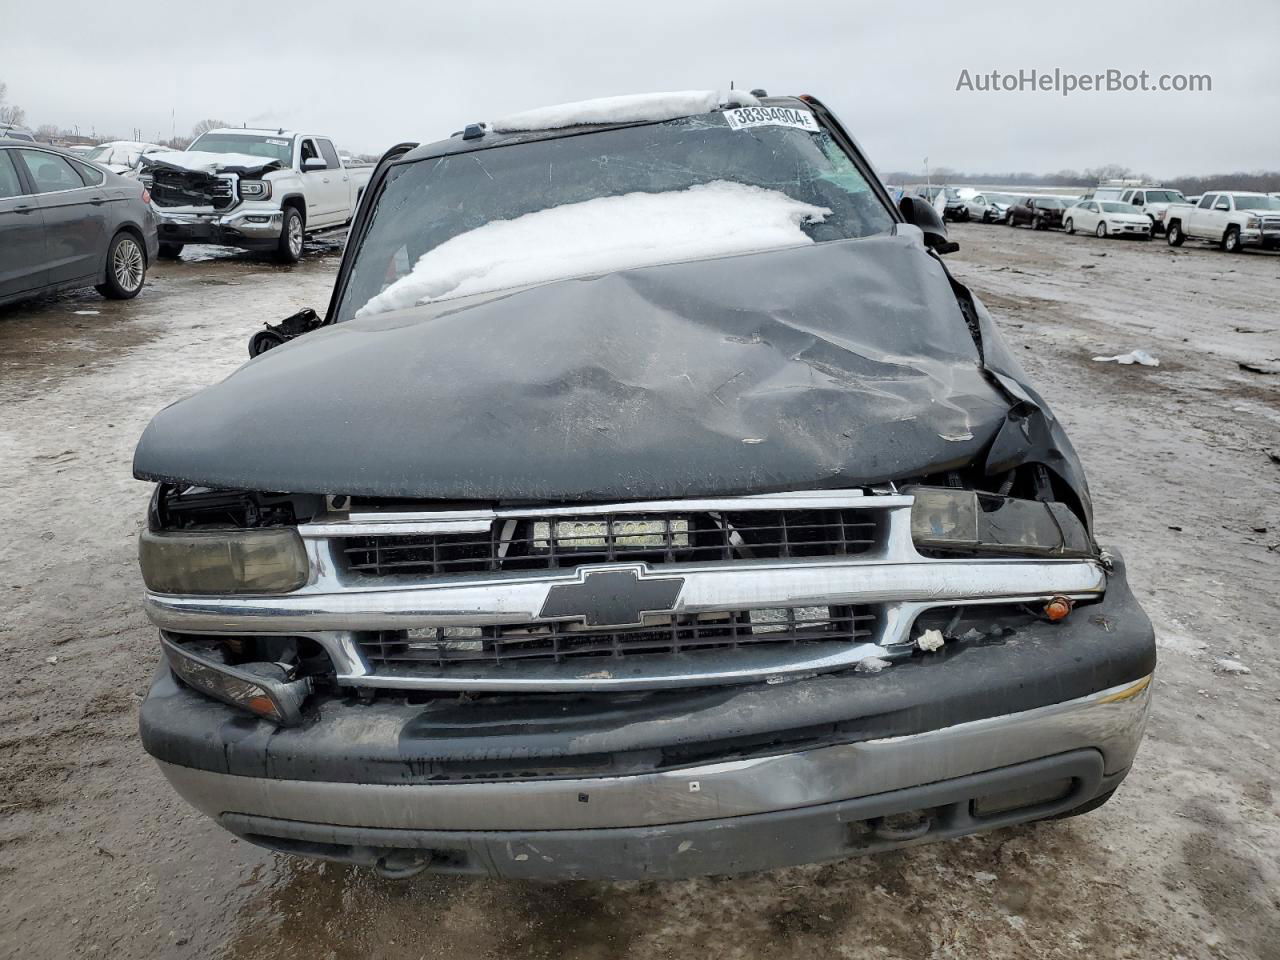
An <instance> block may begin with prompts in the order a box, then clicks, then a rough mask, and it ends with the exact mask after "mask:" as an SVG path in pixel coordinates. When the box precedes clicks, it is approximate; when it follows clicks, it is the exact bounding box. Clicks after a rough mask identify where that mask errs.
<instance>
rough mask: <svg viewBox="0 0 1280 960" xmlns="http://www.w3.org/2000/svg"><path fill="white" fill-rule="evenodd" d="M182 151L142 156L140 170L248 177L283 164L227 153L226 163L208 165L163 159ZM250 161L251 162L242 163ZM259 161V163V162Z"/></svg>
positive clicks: (278, 168) (281, 167)
mask: <svg viewBox="0 0 1280 960" xmlns="http://www.w3.org/2000/svg"><path fill="white" fill-rule="evenodd" d="M183 152H184V151H181V150H175V151H173V153H172V154H154V153H150V154H143V155H142V157H141V163H142V169H144V170H147V169H149V168H151V167H164V168H165V169H166V170H178V171H181V172H182V173H203V174H204V175H205V176H210V177H212V176H216V175H217V174H219V173H235V174H239V175H248V174H255V173H268V172H270V171H272V170H281V169H283V168H284V164H283V163H281V162H280V161H279V160H277V159H275V158H274V157H252V158H251V157H250V156H249V154H237V153H229V154H226V155H225V156H226V157H227V160H228V162H226V163H217V162H211V163H208V164H197V165H186V164H182V163H175V162H173V161H171V160H165V159H163V157H166V156H171V155H181V154H182V153H183ZM246 160H252V161H253V162H249V163H246V162H243V161H246ZM259 161H260V162H259ZM206 167H212V168H213V169H205V168H206Z"/></svg>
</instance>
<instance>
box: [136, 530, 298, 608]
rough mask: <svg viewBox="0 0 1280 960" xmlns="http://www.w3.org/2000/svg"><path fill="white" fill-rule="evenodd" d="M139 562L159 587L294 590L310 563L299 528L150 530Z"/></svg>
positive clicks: (170, 590)
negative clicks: (297, 529) (299, 534)
mask: <svg viewBox="0 0 1280 960" xmlns="http://www.w3.org/2000/svg"><path fill="white" fill-rule="evenodd" d="M138 562H139V564H140V565H141V567H142V579H143V581H144V582H145V583H146V585H147V587H148V589H151V590H154V591H156V592H157V593H198V594H206V593H288V592H289V591H290V590H296V589H297V588H298V587H300V586H302V585H303V584H304V583H306V582H307V576H308V574H309V573H310V566H309V564H308V563H307V553H306V550H305V549H303V546H302V538H301V537H299V536H298V533H297V531H296V530H293V529H292V528H284V527H270V528H267V529H263V530H174V531H155V530H144V531H142V536H141V537H140V538H139V540H138Z"/></svg>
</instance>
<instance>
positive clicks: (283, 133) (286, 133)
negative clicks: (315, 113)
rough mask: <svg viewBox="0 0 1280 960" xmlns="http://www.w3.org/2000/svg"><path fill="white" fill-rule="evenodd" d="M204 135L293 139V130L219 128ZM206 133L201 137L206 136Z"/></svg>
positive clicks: (277, 128)
mask: <svg viewBox="0 0 1280 960" xmlns="http://www.w3.org/2000/svg"><path fill="white" fill-rule="evenodd" d="M204 133H260V134H262V135H263V136H264V137H293V136H296V134H295V133H294V132H293V131H292V130H281V129H280V128H279V127H217V128H215V129H213V130H206V131H205V132H204ZM204 133H202V134H200V136H204Z"/></svg>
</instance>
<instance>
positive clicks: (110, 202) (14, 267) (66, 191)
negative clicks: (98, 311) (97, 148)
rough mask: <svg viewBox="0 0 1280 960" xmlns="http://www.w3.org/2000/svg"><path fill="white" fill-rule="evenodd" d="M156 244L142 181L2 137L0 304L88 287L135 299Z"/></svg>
mask: <svg viewBox="0 0 1280 960" xmlns="http://www.w3.org/2000/svg"><path fill="white" fill-rule="evenodd" d="M158 249H159V241H158V239H157V236H156V216H155V212H154V210H153V209H152V207H151V196H150V194H148V193H147V191H146V189H144V188H143V186H142V184H140V183H138V181H136V180H130V179H128V178H126V177H121V176H118V175H116V174H114V173H109V172H107V171H106V170H103V169H102V168H101V167H97V166H94V165H93V164H90V163H85V162H84V161H83V160H80V159H78V158H76V157H74V156H72V155H71V154H68V153H65V152H63V151H61V150H57V149H55V148H53V147H49V146H47V145H46V144H42V143H31V142H28V141H25V140H13V139H7V138H6V139H0V304H5V303H11V302H13V301H15V300H25V299H27V298H28V297H34V296H37V295H39V294H44V293H53V292H55V291H58V290H70V289H74V288H76V287H90V286H91V287H95V288H97V290H98V292H99V293H101V294H102V295H103V296H104V297H110V298H112V299H114V300H127V299H129V298H131V297H136V296H137V295H138V293H139V291H141V290H142V284H143V281H144V280H145V279H146V274H147V265H148V264H149V263H151V261H152V260H154V259H155V256H156V253H157V251H158Z"/></svg>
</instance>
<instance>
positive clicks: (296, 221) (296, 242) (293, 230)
mask: <svg viewBox="0 0 1280 960" xmlns="http://www.w3.org/2000/svg"><path fill="white" fill-rule="evenodd" d="M289 251H290V252H291V253H292V254H293V255H294V256H295V257H299V256H301V255H302V220H301V219H300V218H299V217H296V216H294V217H290V218H289Z"/></svg>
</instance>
